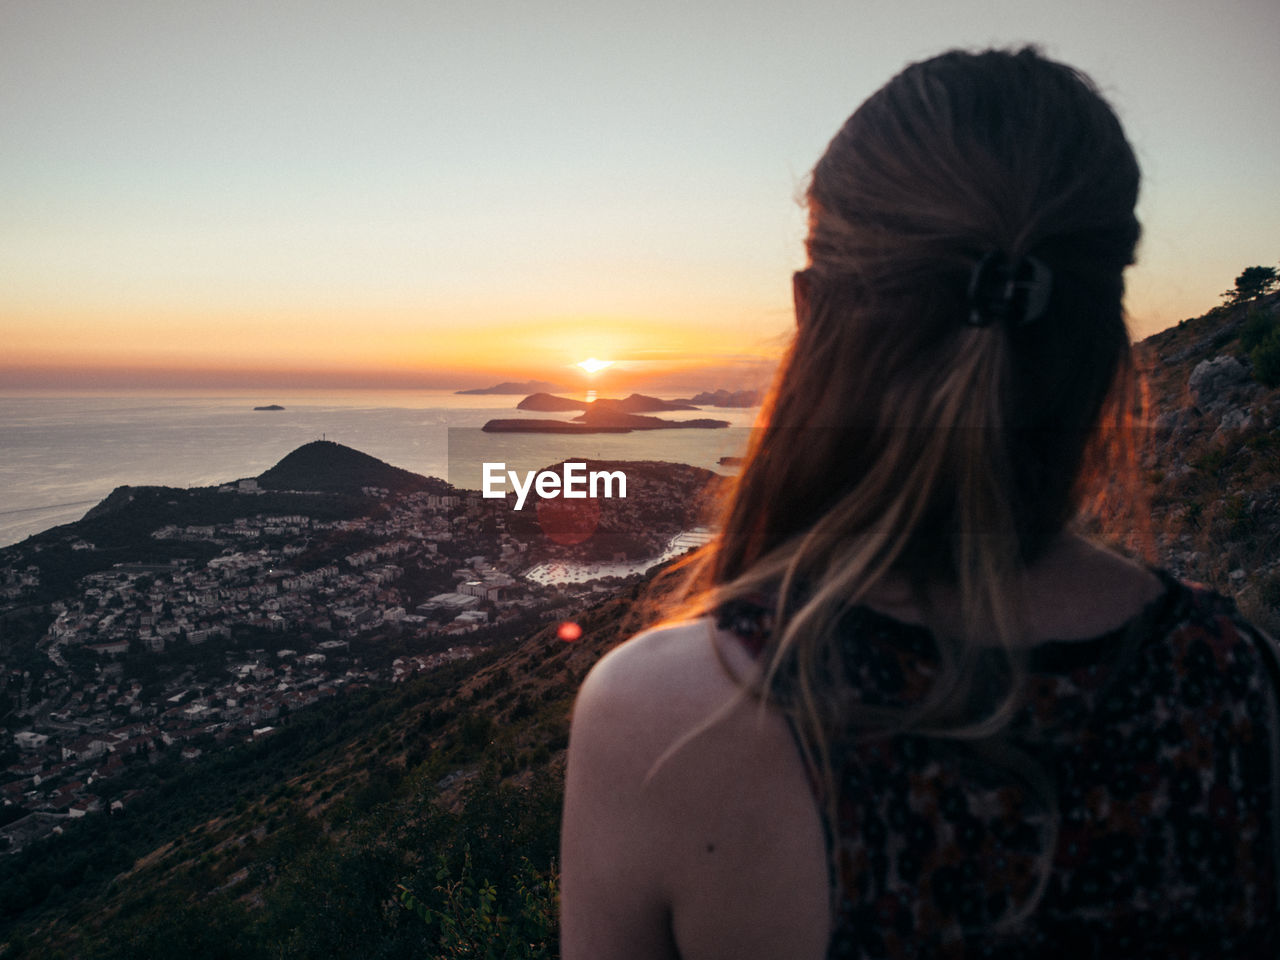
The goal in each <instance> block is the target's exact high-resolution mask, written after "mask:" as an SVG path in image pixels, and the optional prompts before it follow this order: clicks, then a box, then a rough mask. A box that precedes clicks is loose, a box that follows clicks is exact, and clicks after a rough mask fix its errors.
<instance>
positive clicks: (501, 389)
mask: <svg viewBox="0 0 1280 960" xmlns="http://www.w3.org/2000/svg"><path fill="white" fill-rule="evenodd" d="M563 389H565V388H564V387H562V386H560V384H558V383H551V382H549V381H547V380H525V381H523V382H520V383H516V382H514V381H511V380H504V381H503V382H502V383H495V384H494V385H493V386H492V387H475V388H473V389H471V390H455V391H454V393H455V394H465V395H467V396H477V397H479V396H488V395H492V394H498V395H503V394H510V395H512V396H515V395H517V394H522V393H524V394H528V393H538V392H542V393H551V392H554V391H556V390H563Z"/></svg>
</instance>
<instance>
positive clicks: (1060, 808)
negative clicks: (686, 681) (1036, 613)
mask: <svg viewBox="0 0 1280 960" xmlns="http://www.w3.org/2000/svg"><path fill="white" fill-rule="evenodd" d="M1158 573H1159V575H1160V577H1161V579H1162V580H1163V581H1164V583H1165V585H1166V590H1165V592H1164V593H1163V594H1162V596H1161V597H1160V598H1158V599H1157V600H1156V601H1154V602H1153V603H1152V604H1151V605H1150V606H1148V607H1147V609H1146V610H1145V611H1144V612H1143V613H1142V614H1141V615H1140V616H1139V617H1137V618H1136V619H1135V620H1134V621H1132V622H1131V623H1130V624H1128V625H1126V626H1125V627H1122V628H1120V629H1118V630H1116V631H1114V632H1112V633H1109V634H1106V635H1104V636H1101V637H1097V638H1094V639H1090V640H1074V641H1066V642H1051V643H1044V644H1041V645H1039V646H1037V647H1036V648H1035V649H1034V650H1033V652H1032V654H1031V658H1030V663H1029V671H1030V672H1029V677H1028V681H1027V682H1028V684H1029V686H1028V688H1027V691H1028V692H1027V696H1026V698H1025V700H1024V701H1023V704H1022V706H1021V708H1020V709H1019V712H1018V713H1017V714H1016V716H1015V718H1014V720H1013V721H1012V723H1011V724H1010V726H1009V728H1008V729H1007V731H1006V733H1005V735H1004V738H1003V739H1004V740H1005V742H1006V743H1007V744H1008V745H1009V746H1011V747H1013V748H1014V750H1015V751H1016V754H1017V755H1021V756H1023V757H1025V758H1028V764H1024V767H1027V766H1029V767H1030V768H1031V769H1033V770H1035V771H1037V772H1038V777H1039V783H1040V786H1038V787H1037V786H1034V785H1032V784H1033V779H1029V778H1028V777H1026V776H1019V775H1017V773H1016V772H1015V767H1014V766H1013V765H1010V764H1008V763H1001V762H998V761H995V760H993V759H990V758H989V757H988V755H986V754H984V752H983V751H982V750H981V749H980V748H979V747H977V746H975V745H970V744H963V743H956V742H951V741H944V740H940V739H936V738H929V737H923V736H915V735H886V736H884V737H880V738H875V739H865V738H863V739H855V738H854V737H853V736H852V735H851V734H849V733H846V734H844V735H841V734H839V733H838V734H837V735H836V738H835V742H834V746H833V752H832V762H833V766H834V769H835V775H836V781H837V792H838V796H837V798H836V805H835V806H836V809H837V810H838V816H837V819H836V822H834V823H832V822H829V819H830V818H829V817H828V816H827V814H826V810H827V807H828V804H826V803H825V802H823V801H822V798H821V797H820V796H817V797H816V799H817V800H818V801H819V802H818V806H819V809H820V810H821V811H822V812H823V820H824V825H825V828H826V832H827V845H828V854H829V857H830V865H831V879H832V885H833V907H834V929H833V932H832V935H831V939H830V943H829V949H828V953H827V956H828V958H852V957H858V958H863V957H893V958H925V957H928V958H970V957H975V958H976V957H983V958H988V957H990V958H1001V960H1014V958H1034V960H1049V958H1056V957H1063V958H1067V957H1070V958H1072V960H1078V958H1085V957H1106V958H1113V957H1114V958H1124V960H1130V958H1139V957H1150V958H1156V957H1159V958H1161V960H1166V958H1200V957H1203V958H1210V957H1212V958H1215V960H1216V958H1228V957H1229V958H1255V957H1256V958H1264V957H1265V958H1267V960H1276V958H1277V957H1280V883H1278V880H1277V869H1278V868H1277V864H1280V785H1278V783H1277V779H1278V776H1280V743H1278V742H1277V741H1278V740H1280V735H1278V734H1277V720H1276V717H1277V699H1278V698H1280V667H1277V666H1276V659H1275V651H1274V648H1273V647H1272V645H1271V643H1270V641H1269V640H1268V639H1267V638H1266V636H1265V635H1263V634H1261V633H1260V632H1259V631H1257V630H1256V629H1255V628H1253V627H1251V626H1250V625H1249V624H1248V623H1247V622H1246V621H1244V620H1243V619H1242V618H1241V617H1240V615H1239V613H1238V612H1237V611H1236V609H1235V607H1234V606H1233V605H1232V603H1231V602H1230V601H1229V600H1226V599H1224V598H1223V597H1221V596H1219V595H1217V594H1215V593H1212V592H1210V591H1208V590H1205V589H1202V588H1195V587H1190V586H1188V585H1185V584H1182V583H1180V582H1178V581H1177V580H1175V579H1174V578H1173V577H1171V576H1170V575H1168V574H1166V573H1163V572H1158ZM717 620H718V623H719V625H720V627H721V628H722V629H727V630H730V631H732V632H734V633H736V634H737V635H738V636H739V637H740V638H741V639H742V641H743V643H744V644H745V645H746V646H747V648H748V649H750V650H751V651H752V652H753V653H754V654H755V655H757V656H759V655H760V654H761V653H762V652H763V650H764V649H765V646H766V644H767V643H768V640H769V620H770V613H769V612H768V610H767V607H766V605H765V604H764V603H753V602H750V601H735V602H733V603H731V604H727V605H725V606H724V607H722V608H721V609H720V610H719V611H718V617H717ZM839 637H840V642H841V645H842V649H843V653H844V658H845V670H846V678H845V679H846V680H847V682H848V684H849V687H850V693H851V695H852V696H853V697H854V698H856V699H857V700H859V701H861V702H862V703H865V704H867V705H883V706H891V705H892V706H905V705H909V704H910V703H912V702H913V700H915V699H917V698H918V697H919V696H920V695H921V692H922V691H923V690H927V689H928V685H929V683H930V682H931V677H932V675H933V673H932V671H933V669H934V667H935V665H936V663H937V657H936V646H935V641H934V639H933V636H932V635H931V634H930V633H929V631H928V630H927V629H925V628H923V627H920V626H915V625H909V624H904V623H902V622H900V621H897V620H894V619H892V618H890V617H887V616H885V615H883V614H879V613H876V612H874V611H871V610H868V609H866V608H861V607H855V608H852V609H851V610H850V611H849V612H848V614H847V615H846V616H845V617H844V618H843V619H842V621H841V623H840V627H839ZM1126 638H1128V639H1127V640H1126ZM811 781H812V782H813V783H814V785H815V793H816V794H820V793H821V788H820V787H819V786H818V784H819V778H818V777H817V776H816V775H813V773H812V771H811ZM1049 798H1055V800H1056V812H1055V811H1054V810H1053V802H1046V801H1049ZM1049 844H1052V857H1051V860H1050V861H1049V863H1050V866H1049V869H1048V874H1047V883H1046V884H1045V886H1044V889H1043V892H1042V893H1041V895H1040V897H1039V899H1038V900H1034V892H1035V890H1036V889H1037V885H1038V883H1040V882H1041V881H1042V880H1043V879H1044V877H1045V869H1044V862H1045V855H1046V854H1047V853H1048V852H1049V846H1048V845H1049ZM1032 902H1034V906H1033V907H1031V909H1030V910H1029V911H1028V910H1026V909H1024V908H1026V907H1027V906H1028V904H1031V903H1032Z"/></svg>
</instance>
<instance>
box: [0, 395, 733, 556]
mask: <svg viewBox="0 0 1280 960" xmlns="http://www.w3.org/2000/svg"><path fill="white" fill-rule="evenodd" d="M566 395H567V396H573V394H566ZM579 396H581V395H579ZM586 398H587V399H593V397H591V396H590V395H587V397H586ZM520 399H521V397H520V396H509V395H464V394H457V393H454V392H451V391H394V392H393V391H352V392H349V393H319V392H309V393H297V392H295V393H287V392H286V393H280V394H272V395H257V394H254V395H244V394H239V395H234V396H232V395H191V396H167V395H165V396H162V395H143V396H92V397H90V396H77V397H72V396H9V397H5V396H0V547H3V546H8V545H10V544H13V543H17V542H19V541H21V540H23V539H25V538H26V537H29V536H31V535H32V534H35V533H39V532H41V531H44V530H47V529H49V528H50V527H53V526H57V525H59V524H63V523H70V522H72V521H74V520H78V519H80V518H81V517H83V516H84V514H85V512H86V511H88V510H89V509H90V508H91V507H93V506H94V505H95V504H96V503H98V502H99V501H101V500H102V499H103V498H104V497H105V496H107V494H109V493H111V491H112V490H114V489H115V488H116V487H119V486H124V485H129V486H145V485H161V486H170V487H204V486H211V485H215V484H221V483H226V482H229V481H234V480H239V479H242V478H248V477H255V476H257V475H258V474H260V473H262V472H263V471H264V470H266V469H268V468H269V467H271V466H273V465H274V464H276V463H277V462H278V461H279V460H281V459H282V458H283V457H284V456H285V455H286V454H288V453H289V452H290V451H292V450H295V449H296V448H298V447H300V446H302V445H303V444H305V443H309V442H310V441H312V440H322V439H325V440H333V441H335V442H337V443H341V444H344V445H346V446H348V447H352V448H354V449H356V450H359V451H361V452H363V453H367V454H369V455H371V456H374V457H377V458H378V459H379V460H383V461H385V462H387V463H389V464H391V465H392V466H396V467H403V468H404V469H406V470H411V471H413V472H414V473H419V474H422V475H424V476H429V477H440V478H441V479H444V480H448V481H449V482H450V483H453V484H454V485H455V486H460V487H462V488H464V489H479V488H480V484H481V479H480V478H481V472H482V468H481V464H482V463H485V462H499V463H505V464H506V465H507V469H513V470H518V471H527V470H538V469H541V468H543V467H546V466H550V465H552V464H555V463H558V462H559V461H561V460H564V459H569V458H582V459H592V460H596V459H599V460H666V461H671V462H676V463H688V464H692V465H694V466H699V467H705V468H707V469H710V470H715V471H717V472H720V473H730V472H732V468H731V467H725V466H723V465H721V464H720V458H722V457H734V456H740V455H741V454H742V452H743V451H744V450H745V448H746V445H747V441H748V438H749V435H750V428H751V426H752V424H753V423H754V422H755V417H756V413H757V412H758V411H757V410H755V409H719V408H713V407H705V408H702V409H701V410H700V411H699V412H693V411H673V412H669V413H661V414H655V416H661V417H663V418H664V419H671V420H681V419H692V418H704V417H706V418H713V419H717V420H727V421H729V423H730V426H729V428H727V429H716V430H701V429H693V430H645V431H633V432H631V433H625V434H611V433H602V434H585V435H579V436H573V435H564V434H524V433H514V434H513V433H506V434H487V433H483V432H482V431H481V429H480V428H481V427H482V426H483V425H484V423H485V421H487V420H491V419H494V418H499V417H501V418H513V417H531V418H541V419H568V418H569V417H571V416H572V414H548V413H534V412H528V413H526V412H524V411H517V410H516V409H515V406H516V404H517V403H518V402H519V401H520ZM272 404H274V405H278V406H281V407H283V408H284V409H283V410H269V411H268V410H255V409H254V408H255V407H261V406H268V405H272Z"/></svg>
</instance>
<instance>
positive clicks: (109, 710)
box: [0, 445, 710, 851]
mask: <svg viewBox="0 0 1280 960" xmlns="http://www.w3.org/2000/svg"><path fill="white" fill-rule="evenodd" d="M333 446H336V445H333ZM340 449H345V448H340ZM353 453H354V451H353ZM361 456H363V455H361ZM626 466H628V468H629V470H630V473H629V476H630V479H631V483H630V486H629V489H628V496H627V497H626V498H625V499H617V500H613V501H609V502H607V503H595V502H593V501H589V502H587V503H586V504H585V505H583V506H582V509H579V510H578V512H576V513H575V512H574V509H573V508H570V509H568V511H567V512H566V502H565V501H555V500H548V501H539V504H538V506H539V507H543V506H546V507H547V509H546V510H544V511H541V512H542V513H543V516H542V517H541V522H540V520H539V517H538V512H539V511H534V510H526V511H524V512H523V513H516V512H514V511H513V509H512V507H513V503H512V500H513V498H514V495H513V496H512V498H509V499H486V498H484V497H482V496H481V495H480V494H479V493H478V492H472V491H458V490H454V489H453V488H449V487H448V486H447V485H445V484H443V483H442V482H441V481H427V482H426V483H425V484H423V485H420V487H419V488H418V489H405V488H401V489H393V487H381V486H369V485H364V486H362V487H360V488H359V490H358V493H356V492H355V491H351V492H350V493H349V494H347V500H346V502H349V503H356V504H359V505H360V509H359V510H357V511H356V512H358V513H362V514H363V515H360V516H351V517H345V518H332V517H326V516H324V514H325V511H320V510H308V509H306V508H305V505H306V504H307V503H308V502H315V503H322V502H329V500H330V499H331V495H328V494H324V493H322V492H319V491H307V490H293V491H288V493H289V495H291V496H293V498H294V500H295V501H296V502H297V503H299V504H302V507H299V508H296V509H295V510H293V511H291V512H289V513H278V512H274V511H264V510H262V509H260V507H261V506H262V505H264V504H268V503H274V502H275V501H274V500H273V497H274V498H278V497H279V496H280V495H281V494H280V492H279V491H278V490H277V491H272V490H268V489H265V488H264V487H263V486H260V484H259V481H258V480H256V479H247V480H241V481H238V482H235V483H231V484H226V485H223V486H222V487H220V488H218V490H217V491H216V494H214V493H212V492H211V491H202V494H204V495H206V499H209V498H210V497H214V496H216V497H217V498H220V500H219V501H218V503H219V505H220V506H223V507H225V509H220V510H219V511H218V512H219V513H222V514H226V515H228V519H225V520H222V521H217V522H209V520H208V516H207V513H208V511H205V514H206V515H204V516H196V517H183V516H181V514H182V512H183V511H182V510H181V509H179V510H178V511H177V512H176V513H175V512H174V504H175V499H173V498H175V497H180V495H181V494H184V493H186V492H185V491H173V490H167V491H166V492H163V493H160V494H158V495H156V496H158V497H169V498H170V499H168V500H165V501H164V505H165V506H166V507H167V508H168V514H167V515H168V516H170V517H173V518H175V520H174V521H171V522H166V523H161V524H159V525H157V526H155V527H154V528H153V529H150V530H149V531H147V533H146V541H147V545H146V547H144V546H141V545H140V546H138V547H137V548H136V549H134V550H133V551H132V552H133V553H134V554H135V555H134V556H131V557H129V558H128V559H125V560H115V561H112V562H106V560H105V558H104V560H103V562H100V563H94V562H93V560H94V559H95V558H96V557H97V556H99V555H102V554H106V553H118V551H108V550H105V549H104V548H103V547H102V545H101V544H98V543H95V542H94V541H93V540H91V539H89V538H88V536H89V535H88V532H87V531H84V530H82V529H81V528H82V527H83V526H84V525H83V524H72V525H68V526H67V527H64V528H58V529H57V530H55V531H52V532H50V533H49V534H47V535H42V536H39V537H35V538H32V539H31V540H29V541H26V542H24V543H23V544H21V545H16V546H14V547H10V548H6V549H4V550H3V551H0V656H2V657H3V663H4V668H5V684H4V687H3V697H4V701H3V709H4V711H5V716H4V719H5V723H6V727H7V734H8V739H9V743H8V744H6V745H5V747H4V750H3V753H2V754H0V760H2V761H3V764H4V765H3V768H2V769H0V849H8V850H10V851H13V850H18V849H21V848H22V847H23V846H25V845H26V844H29V843H30V842H31V841H32V840H34V839H36V838H39V837H41V836H44V835H47V834H48V833H50V832H55V831H59V830H61V829H62V825H63V824H64V823H65V821H66V820H68V819H75V818H80V817H84V816H88V815H93V814H97V813H101V812H109V811H112V810H119V809H122V808H124V807H126V806H127V805H128V804H129V803H130V801H131V799H132V794H133V793H136V791H133V792H131V791H130V790H128V789H122V788H121V783H122V782H123V781H125V780H128V778H127V777H122V776H121V775H122V774H124V773H127V772H128V771H129V770H131V769H136V768H138V767H140V766H142V765H147V764H154V763H157V762H159V761H160V760H161V759H164V758H169V759H172V758H174V757H177V758H179V759H180V760H182V761H190V760H194V759H196V758H198V757H200V756H202V755H203V754H205V753H208V752H210V751H216V750H219V749H223V748H224V747H226V746H228V745H233V744H236V743H243V742H246V741H252V740H254V739H257V738H262V737H269V736H271V735H272V733H273V732H274V731H276V730H277V729H278V728H279V727H280V726H281V725H282V724H285V723H287V722H288V718H289V717H290V715H291V714H294V713H296V712H298V711H301V710H306V709H308V708H310V707H312V706H313V705H315V704H318V703H320V702H321V701H323V700H325V699H327V698H333V697H339V696H342V695H343V694H344V692H347V691H350V690H353V689H359V688H362V687H367V686H371V685H378V684H394V683H397V682H400V681H403V680H405V679H407V678H409V677H411V676H414V675H415V674H417V673H420V672H423V671H430V670H433V669H435V668H437V667H439V666H440V665H441V664H443V663H447V662H450V661H455V660H462V659H467V658H470V657H472V656H473V655H474V654H475V653H476V652H477V651H478V650H481V649H484V648H486V647H490V646H493V645H499V644H502V643H504V642H508V641H510V640H511V639H515V638H519V637H522V636H524V635H526V634H527V633H529V632H531V631H532V630H535V629H539V628H540V627H542V626H545V625H547V624H554V623H556V622H558V621H563V620H570V619H572V618H573V616H574V612H575V610H581V609H582V608H583V607H585V606H587V605H589V604H590V603H591V602H592V601H593V599H596V598H598V597H599V595H601V594H605V593H608V592H610V591H612V590H614V589H616V588H617V587H618V586H619V585H620V584H623V583H625V582H626V580H627V578H628V577H634V576H636V575H638V574H641V573H643V572H644V571H645V570H646V569H648V568H649V567H651V566H652V565H653V564H654V563H657V562H660V561H662V560H664V559H668V558H670V557H672V556H676V555H678V554H680V553H683V552H685V551H686V550H688V549H689V548H691V547H696V546H698V545H699V544H700V543H702V542H705V540H706V534H705V532H704V531H703V530H701V529H700V528H698V526H697V523H696V520H697V517H698V515H699V512H700V511H702V510H703V509H704V504H703V497H704V495H705V492H706V487H707V482H708V477H709V476H710V475H709V474H707V472H706V471H699V470H696V469H695V468H691V467H685V466H682V465H675V464H652V463H649V464H631V465H626ZM264 476H265V475H264ZM393 486H394V484H393ZM411 486H412V485H411ZM146 489H148V490H149V489H151V488H146ZM154 489H156V490H162V491H164V490H165V488H154ZM308 497H310V498H311V500H310V501H309V500H308ZM125 499H128V500H134V501H136V502H133V503H130V504H129V505H128V506H130V507H134V508H137V509H139V510H140V509H143V508H144V507H145V503H144V500H145V497H144V496H143V494H142V491H139V492H138V494H137V496H136V497H134V496H132V495H131V496H130V497H128V498H125ZM157 503H159V501H158V500H157ZM179 506H180V504H179ZM577 506H578V505H576V504H575V505H574V507H577ZM192 512H193V513H199V512H200V511H192ZM230 514H234V516H230ZM182 520H190V521H191V522H181V521H182ZM147 547H150V549H147ZM55 554H58V555H62V556H67V557H72V558H74V559H75V561H77V562H79V563H81V564H84V565H85V566H86V567H89V568H94V569H92V572H88V573H86V574H85V575H83V576H80V577H78V578H76V579H75V580H74V583H73V585H72V586H71V588H70V589H67V590H64V591H61V592H59V591H57V590H53V589H51V586H50V584H49V583H47V582H46V581H47V580H48V579H49V573H48V571H49V570H50V569H55V568H53V567H51V565H50V563H49V562H48V558H49V557H50V556H53V555H55ZM148 554H153V555H148ZM68 562H70V561H68ZM54 594H59V595H56V596H55V595H54Z"/></svg>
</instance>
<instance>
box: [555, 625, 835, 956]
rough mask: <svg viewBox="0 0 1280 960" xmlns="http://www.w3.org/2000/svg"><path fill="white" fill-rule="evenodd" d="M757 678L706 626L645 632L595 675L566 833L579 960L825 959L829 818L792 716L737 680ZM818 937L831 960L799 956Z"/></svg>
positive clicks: (570, 909)
mask: <svg viewBox="0 0 1280 960" xmlns="http://www.w3.org/2000/svg"><path fill="white" fill-rule="evenodd" d="M753 668H754V664H753V662H752V661H751V659H750V658H749V657H748V656H746V654H745V651H742V650H741V649H740V648H738V647H737V645H736V644H734V643H733V642H732V641H731V640H730V641H729V642H726V637H725V635H723V634H718V633H717V632H716V631H715V629H714V627H713V625H712V624H711V623H710V621H708V620H695V621H690V622H687V623H678V624H673V625H669V626H664V627H661V628H659V629H655V630H651V631H647V632H645V633H642V634H640V635H638V636H636V637H635V638H633V639H631V640H629V641H628V642H626V643H625V644H622V645H621V646H619V647H617V648H616V649H615V650H613V651H612V652H610V653H609V654H608V655H607V656H606V657H605V658H604V659H602V660H601V661H600V662H599V663H598V664H597V665H596V666H595V668H594V669H593V670H592V671H591V673H590V674H589V676H588V677H587V679H586V680H585V681H584V683H583V686H582V689H581V691H580V693H579V696H578V701H577V704H576V705H575V708H574V717H573V726H572V732H571V736H570V744H569V762H568V770H567V775H566V785H565V810H564V824H563V829H562V835H561V836H562V893H561V897H562V904H563V912H562V925H563V930H562V949H563V950H564V956H565V957H566V958H567V960H572V958H573V957H579V956H592V957H607V956H628V957H654V958H658V957H661V958H666V957H674V956H680V957H683V958H686V960H695V958H696V960H701V958H720V957H738V958H743V960H749V958H754V957H762V956H782V955H793V956H805V955H806V953H808V954H809V955H815V956H818V955H821V946H822V942H823V936H824V933H825V927H826V916H827V914H826V909H827V904H826V884H825V880H826V876H825V860H824V852H823V842H822V831H821V822H820V820H819V819H818V816H817V812H816V808H815V807H814V804H813V800H812V797H811V795H810V793H809V789H808V784H807V780H806V778H805V774H804V770H803V765H802V764H801V762H800V760H799V757H798V755H797V753H796V749H795V745H794V742H793V741H792V739H791V736H790V731H789V729H788V727H787V724H786V722H785V720H784V719H782V718H781V717H780V716H779V715H777V714H776V713H775V712H773V711H772V710H770V709H768V708H766V707H764V706H763V705H761V704H760V703H759V702H758V701H757V700H756V699H755V698H753V697H751V696H749V695H745V694H744V692H743V688H742V685H741V684H740V683H739V682H738V681H737V680H735V674H737V675H738V676H742V675H743V674H745V672H747V671H750V670H751V669H753ZM806 935H807V936H811V937H815V938H816V939H815V940H814V950H816V953H815V952H809V951H805V950H803V949H802V950H801V951H800V952H799V953H795V952H794V950H795V947H796V944H797V942H798V941H797V940H796V938H797V936H799V937H800V938H801V941H800V942H802V941H803V938H804V937H805V936H806ZM781 938H785V939H781ZM784 944H786V945H788V946H786V947H785V948H784ZM769 951H772V952H769ZM778 951H781V952H778Z"/></svg>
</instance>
